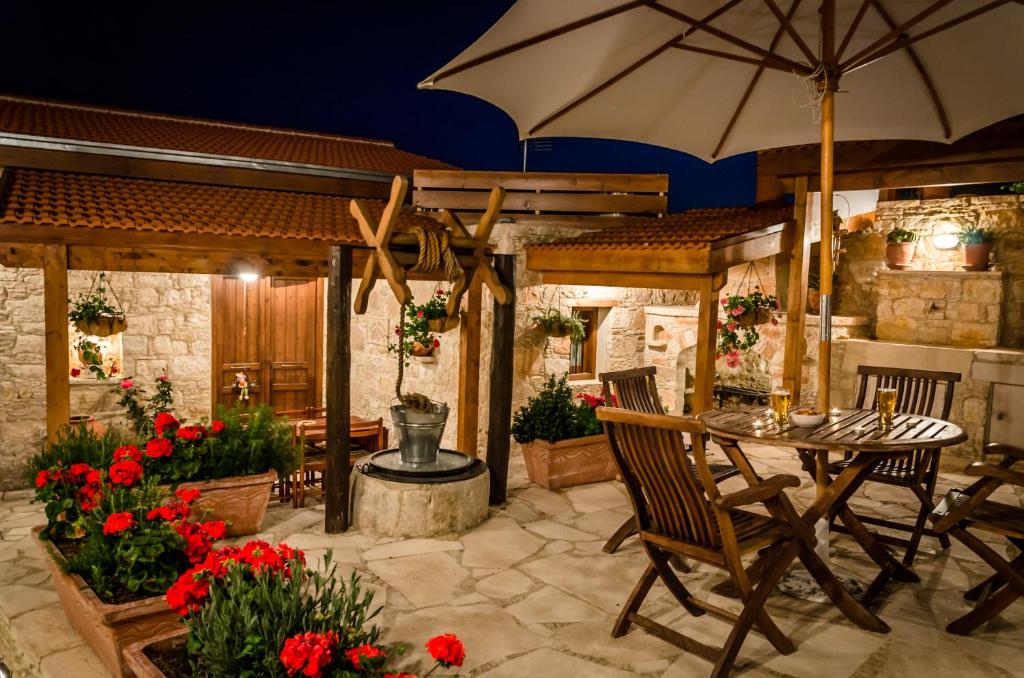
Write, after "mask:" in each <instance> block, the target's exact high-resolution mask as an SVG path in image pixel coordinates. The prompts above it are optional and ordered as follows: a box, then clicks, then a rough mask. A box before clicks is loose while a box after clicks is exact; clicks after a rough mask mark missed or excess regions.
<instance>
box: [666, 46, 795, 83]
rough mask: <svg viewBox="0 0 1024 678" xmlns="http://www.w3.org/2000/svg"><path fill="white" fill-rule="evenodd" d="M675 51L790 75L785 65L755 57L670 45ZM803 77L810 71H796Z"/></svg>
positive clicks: (789, 70) (790, 71)
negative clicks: (736, 62)
mask: <svg viewBox="0 0 1024 678" xmlns="http://www.w3.org/2000/svg"><path fill="white" fill-rule="evenodd" d="M672 46H673V47H675V48H676V49H681V50H683V51H684V52H694V53H696V54H706V55H707V56H713V57H718V58H720V59H728V60H729V61H739V62H740V63H743V64H751V65H753V66H760V67H763V68H772V69H774V70H776V71H782V72H783V73H792V72H793V69H792V68H790V67H789V66H787V65H785V64H780V63H778V62H776V61H774V60H772V59H758V58H756V57H748V56H743V55H741V54H731V53H730V52H723V51H721V50H717V49H709V48H707V47H695V46H693V45H684V44H675V45H672ZM798 73H801V74H803V75H810V73H811V72H810V69H807V68H803V67H801V69H800V70H799V71H798Z"/></svg>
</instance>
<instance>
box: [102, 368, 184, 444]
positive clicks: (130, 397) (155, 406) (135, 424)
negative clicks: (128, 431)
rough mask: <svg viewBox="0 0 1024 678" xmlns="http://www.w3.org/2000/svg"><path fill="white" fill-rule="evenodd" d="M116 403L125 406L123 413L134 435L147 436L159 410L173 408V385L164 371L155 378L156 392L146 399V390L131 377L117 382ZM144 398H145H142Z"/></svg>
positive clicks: (163, 410) (151, 429)
mask: <svg viewBox="0 0 1024 678" xmlns="http://www.w3.org/2000/svg"><path fill="white" fill-rule="evenodd" d="M116 392H117V394H118V401H117V404H118V405H120V406H121V407H123V408H125V415H126V416H127V417H128V421H129V422H130V423H131V427H132V430H133V431H134V432H135V435H137V436H139V437H140V438H147V437H150V436H152V435H153V419H154V418H155V417H156V415H158V414H160V413H161V412H171V411H172V410H173V409H174V385H173V384H172V383H171V380H170V379H169V378H168V377H167V372H166V371H164V372H163V373H162V374H160V376H158V377H157V378H156V393H154V394H153V395H152V396H150V397H149V398H148V399H146V392H145V390H143V388H142V387H141V386H139V384H138V382H137V381H136V380H135V379H134V378H133V377H126V378H124V379H122V380H121V381H120V383H118V385H117V388H116ZM144 399H145V400H144Z"/></svg>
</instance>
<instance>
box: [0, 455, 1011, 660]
mask: <svg viewBox="0 0 1024 678" xmlns="http://www.w3.org/2000/svg"><path fill="white" fill-rule="evenodd" d="M750 456H751V458H752V460H753V462H754V464H755V466H757V467H758V468H760V469H762V471H763V473H764V474H770V473H779V472H786V473H792V474H794V475H796V476H797V477H799V478H800V479H801V481H802V483H801V486H800V487H799V488H796V489H795V490H792V491H791V492H790V496H791V497H793V499H794V502H795V503H797V504H798V505H801V506H806V505H807V504H808V503H809V502H811V501H813V498H814V485H813V483H812V482H811V481H810V479H808V478H806V476H805V475H804V474H803V473H802V472H801V471H800V469H799V464H798V463H797V461H796V460H795V459H794V458H793V456H792V454H791V453H790V452H789V451H787V450H780V449H777V448H771V447H766V446H755V447H754V448H752V449H751V450H750ZM959 466H961V467H962V466H963V464H960V465H959ZM946 468H955V466H950V465H949V464H948V463H947V465H946ZM512 470H513V474H512V476H511V477H510V482H509V487H510V488H512V489H511V492H510V498H509V503H508V504H507V505H506V506H505V507H504V508H502V509H492V510H491V516H490V519H489V520H487V521H486V522H485V523H483V524H482V525H480V526H479V527H477V528H476V529H474V530H472V531H471V532H469V533H467V534H464V535H443V536H440V537H437V538H433V539H408V540H396V539H393V538H380V537H378V536H376V535H374V534H371V533H368V532H359V531H352V532H348V533H346V534H342V535H326V534H324V532H323V505H322V504H314V503H312V502H311V503H310V505H309V506H308V507H307V508H305V509H301V510H299V511H294V510H292V509H291V507H290V506H289V505H285V504H280V505H279V504H274V505H272V506H271V507H270V509H269V510H268V512H267V519H266V521H265V524H264V530H263V532H262V533H261V534H260V535H258V536H259V538H261V539H266V540H268V541H274V542H277V541H282V540H283V541H286V542H288V543H291V544H292V545H294V546H298V547H301V548H303V549H305V550H306V551H307V554H308V556H309V562H310V563H311V564H313V565H314V566H315V565H318V564H319V563H321V562H322V558H323V555H324V554H325V553H326V550H327V549H328V548H331V549H333V550H334V561H335V562H338V563H339V564H340V568H339V569H340V570H341V571H342V573H343V574H345V575H347V573H348V572H351V571H357V572H358V573H360V575H361V576H362V577H363V583H364V586H365V587H366V588H368V589H369V590H371V591H373V592H374V595H375V599H376V600H377V601H378V602H379V603H382V604H383V605H384V609H383V612H382V616H381V618H380V619H379V621H380V622H381V623H382V625H383V627H384V629H385V633H384V637H385V640H386V641H388V642H400V643H404V644H405V645H407V646H408V652H407V653H406V655H405V656H404V657H403V658H402V661H401V668H403V669H405V670H407V671H412V672H418V671H421V670H423V669H424V668H425V667H427V666H428V664H429V662H428V658H427V656H426V651H425V649H424V648H423V643H424V641H425V640H426V639H427V638H428V637H430V636H432V635H435V634H437V633H445V632H453V633H457V634H459V635H460V636H461V637H462V638H463V640H464V641H465V643H466V647H467V662H466V665H465V666H464V667H463V670H462V672H461V675H463V676H467V677H476V676H488V677H490V678H503V677H505V676H531V677H534V676H536V677H546V676H558V677H559V678H561V677H563V676H572V677H574V678H575V677H576V676H579V677H580V678H583V677H587V678H591V677H595V678H617V677H619V676H630V675H639V676H652V677H655V676H656V677H659V678H681V677H687V678H689V677H691V676H702V675H707V674H708V673H709V672H710V670H711V666H710V665H709V664H708V663H707V662H705V661H704V660H702V659H700V658H698V657H694V656H692V655H688V654H684V653H682V652H681V651H680V650H678V649H676V648H675V647H674V646H672V645H669V644H667V643H665V642H663V641H661V640H659V639H658V638H655V637H653V636H651V635H648V634H646V633H644V632H643V631H642V630H639V629H635V628H634V629H633V630H631V631H630V632H629V633H628V634H627V635H626V636H624V637H622V638H618V639H612V638H611V636H610V631H611V627H612V623H613V621H614V619H615V617H616V616H617V614H618V612H619V610H620V609H621V606H622V604H623V602H624V601H625V599H626V596H627V595H628V593H629V591H630V590H631V589H632V587H633V585H634V583H635V581H636V579H637V577H639V575H640V573H641V572H642V571H643V569H644V567H645V566H646V559H645V556H644V554H643V551H642V549H641V548H640V547H639V543H638V541H637V540H636V539H629V540H627V541H626V542H625V543H624V544H623V546H622V548H621V549H620V550H619V552H618V553H616V554H614V555H608V554H605V553H603V552H602V551H601V550H600V549H601V546H602V545H603V543H604V540H605V539H607V538H608V537H609V536H610V535H611V534H612V532H614V531H615V530H616V529H617V528H618V527H619V525H621V524H622V522H623V520H625V519H626V518H627V517H628V516H629V504H628V500H627V497H626V495H625V493H624V492H623V489H622V486H621V485H620V484H618V483H615V482H608V483H599V484H594V485H589V486H584V487H578V488H570V489H567V490H564V491H548V490H544V489H543V488H540V487H537V486H535V485H531V484H530V483H529V482H528V481H527V480H526V479H525V474H524V470H523V464H522V461H521V459H518V458H514V459H513V460H512ZM728 482H729V483H730V485H729V486H728V487H729V488H732V489H738V488H739V487H742V483H743V481H742V480H741V479H738V478H734V479H731V480H729V481H728ZM968 482H969V480H968V479H967V478H965V477H964V476H960V475H958V474H956V473H944V474H943V475H942V477H941V480H940V483H939V485H940V488H941V489H942V490H943V491H944V490H945V488H948V487H951V486H959V487H963V486H964V485H966V484H968ZM29 498H30V495H29V494H27V493H24V492H20V493H17V492H14V493H12V492H8V493H7V494H6V498H5V499H3V500H0V657H3V658H4V660H5V661H6V662H7V663H8V665H10V666H11V668H12V669H14V671H15V674H14V675H15V676H17V678H35V677H36V676H46V677H47V678H51V677H52V678H78V677H79V676H82V677H86V676H88V677H90V678H91V677H103V676H107V675H108V674H107V672H106V671H105V670H104V669H103V667H102V665H101V664H100V663H99V660H98V659H97V658H96V656H95V654H93V652H92V651H91V650H90V649H89V648H88V647H87V646H86V645H84V644H83V641H82V639H81V637H79V636H78V634H77V633H76V632H75V631H74V630H73V629H72V628H71V626H70V624H69V623H68V622H67V620H66V619H65V618H64V616H63V612H62V610H61V608H60V604H59V603H58V602H57V598H56V594H55V593H54V591H53V589H52V588H51V586H50V583H49V576H48V574H47V572H46V569H45V565H44V562H43V560H42V557H41V554H40V553H39V552H38V549H37V548H36V547H35V545H34V544H33V543H32V541H31V539H30V538H29V536H28V534H29V531H30V529H31V527H32V526H33V525H36V524H39V523H41V522H42V521H43V518H42V513H41V509H40V507H38V506H35V505H32V504H30V503H29V501H28V500H29ZM1021 498H1022V495H1021V493H1020V492H1017V491H1014V490H1009V489H1008V490H1005V491H1002V492H1001V497H1000V500H1002V501H1009V502H1016V503H1018V504H1021V503H1022V502H1021ZM853 504H854V505H855V506H856V507H857V508H858V509H859V510H861V511H873V512H878V513H884V514H886V515H889V516H893V515H898V516H911V515H914V513H915V512H916V508H915V507H914V505H913V501H912V495H910V493H908V492H904V491H902V490H900V489H899V488H891V487H886V486H881V485H872V486H870V487H869V488H867V490H866V491H862V492H861V493H860V494H859V495H858V496H857V497H856V498H855V500H854V502H853ZM1022 505H1024V504H1022ZM984 538H985V539H986V540H988V541H990V542H992V543H996V544H999V546H998V548H1000V549H1003V550H1005V549H1006V546H1005V545H1004V544H1003V543H1002V542H1000V540H999V539H998V537H995V536H985V537H984ZM831 552H832V558H833V567H835V568H836V569H837V570H838V571H840V572H842V573H845V574H848V575H851V576H855V577H858V578H860V579H861V580H862V581H863V580H866V579H868V578H870V576H871V575H872V571H873V564H872V563H871V561H870V560H869V559H868V558H866V557H865V556H864V555H863V554H862V553H860V552H858V551H857V550H856V547H855V545H854V544H853V542H851V541H850V540H848V539H846V538H836V539H834V540H833V542H832V547H831ZM916 570H917V572H918V573H919V574H920V575H921V578H922V583H921V584H920V585H899V586H897V587H894V588H891V589H890V591H889V592H888V593H887V596H886V597H885V598H884V599H883V600H882V601H881V602H880V604H879V607H878V612H879V614H880V616H882V618H884V619H885V620H886V621H887V622H888V623H889V624H890V626H891V627H892V633H890V634H888V635H885V636H881V635H877V634H872V633H868V632H865V631H862V630H860V629H858V628H856V627H854V626H852V625H851V624H850V623H849V622H847V621H846V620H845V618H844V617H842V615H841V614H839V613H838V611H836V610H835V609H834V608H832V607H831V606H829V605H819V604H815V603H810V602H807V601H800V600H795V599H792V598H788V597H786V596H782V595H774V596H772V597H771V598H770V599H769V602H768V605H767V609H768V610H769V612H770V613H771V614H772V616H773V618H774V619H775V620H776V621H777V623H778V624H779V626H780V627H781V628H782V629H783V631H785V632H788V633H790V634H791V637H792V638H793V640H794V642H795V643H796V644H797V645H798V647H799V649H798V651H797V652H796V653H794V654H792V655H789V656H781V655H779V654H778V653H776V652H775V651H774V649H773V648H772V647H771V646H770V645H769V644H768V643H767V642H766V641H765V640H763V639H762V638H760V637H758V636H757V635H755V634H751V635H750V636H749V637H748V640H747V642H746V643H745V644H744V646H743V648H742V649H741V651H740V659H739V660H738V662H737V674H738V675H741V676H744V678H762V677H771V678H805V677H806V678H822V677H823V676H827V677H828V678H889V677H890V676H891V677H894V678H895V677H896V676H899V677H900V678H903V677H905V676H919V675H924V676H927V675H929V674H935V675H936V676H938V675H957V676H966V677H974V676H995V677H999V678H1005V677H1008V676H1024V662H1022V661H1021V659H1022V657H1024V651H1022V648H1024V603H1016V604H1014V605H1011V606H1010V608H1009V609H1007V610H1006V611H1005V612H1004V613H1003V615H1002V616H1001V617H1000V618H999V619H998V620H997V621H995V622H993V623H992V624H990V625H989V627H988V628H986V629H981V630H979V631H978V632H977V633H976V634H975V635H973V636H971V637H968V638H960V637H957V636H951V635H949V634H946V633H945V632H944V630H943V629H944V627H945V625H946V624H947V623H948V622H949V621H951V620H952V619H954V618H955V617H958V616H959V615H961V614H963V612H964V611H965V610H966V609H967V608H966V606H965V604H964V602H963V600H962V597H961V594H962V592H963V590H964V588H966V587H967V586H968V585H970V584H973V583H977V582H978V581H980V579H982V578H983V577H984V576H986V575H987V574H988V572H987V567H986V566H985V565H984V564H983V563H981V562H980V561H979V560H978V558H977V557H976V556H974V554H973V553H971V552H969V551H967V550H966V549H964V548H963V547H961V546H960V545H959V544H957V543H956V542H954V546H953V548H952V549H951V550H949V551H942V550H940V549H939V548H938V544H937V543H936V542H935V541H934V540H929V539H926V540H925V542H924V544H923V548H922V552H921V554H920V556H919V559H918V561H917V564H916ZM681 577H682V580H683V582H684V583H685V584H686V586H687V587H688V588H689V589H690V590H691V591H692V592H693V593H694V594H695V595H697V596H700V597H705V598H707V599H709V600H710V602H712V603H714V604H716V605H719V606H720V607H724V608H726V609H730V610H733V611H738V609H739V605H738V604H737V602H736V601H735V600H730V599H727V598H722V597H720V596H716V595H715V594H713V593H711V591H710V589H711V588H712V587H713V586H714V585H715V584H716V583H718V582H720V581H722V580H723V579H724V575H723V574H722V573H721V572H720V571H717V570H715V569H713V568H708V567H705V566H700V567H697V568H696V569H695V571H694V572H692V573H689V574H685V575H681ZM644 612H645V614H647V615H649V616H651V617H652V618H654V619H656V620H657V621H659V622H662V623H665V624H668V625H669V626H671V627H672V628H675V629H676V630H678V631H680V632H682V633H686V634H687V635H691V636H694V637H696V638H698V639H701V640H704V641H705V642H708V643H712V644H715V645H720V644H721V643H722V642H723V641H724V638H725V635H726V634H728V632H729V627H728V625H726V624H724V623H722V622H720V621H716V620H713V619H710V618H709V617H707V616H704V617H701V618H694V617H690V616H689V615H688V614H686V613H685V612H684V611H683V610H681V609H680V608H679V606H678V604H677V603H676V602H675V600H674V599H673V598H672V596H671V595H669V594H668V592H667V590H666V589H665V587H664V586H662V585H661V584H660V583H659V584H656V585H655V587H654V589H653V590H652V592H651V595H650V596H649V598H648V601H647V602H646V603H645V606H644Z"/></svg>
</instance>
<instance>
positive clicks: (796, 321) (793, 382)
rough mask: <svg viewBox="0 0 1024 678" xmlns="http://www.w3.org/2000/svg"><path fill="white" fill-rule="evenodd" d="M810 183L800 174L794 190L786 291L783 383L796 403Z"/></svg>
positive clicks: (802, 345)
mask: <svg viewBox="0 0 1024 678" xmlns="http://www.w3.org/2000/svg"><path fill="white" fill-rule="evenodd" d="M807 183H808V180H807V177H797V178H796V181H795V186H794V190H793V197H794V202H793V238H792V245H791V247H790V248H789V250H788V252H786V253H785V257H786V258H787V259H788V260H789V266H788V267H787V268H788V270H789V281H788V286H787V293H786V347H785V352H784V358H783V363H782V384H783V386H784V387H785V388H788V389H789V392H790V394H791V395H792V398H793V404H794V405H799V404H800V383H801V381H802V380H803V364H804V354H805V352H806V347H805V342H804V325H805V318H806V314H807V284H808V273H809V271H810V263H811V240H812V238H811V237H810V234H809V233H808V224H809V219H808V209H809V206H808V200H807ZM776 286H778V285H776Z"/></svg>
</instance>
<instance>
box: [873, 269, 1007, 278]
mask: <svg viewBox="0 0 1024 678" xmlns="http://www.w3.org/2000/svg"><path fill="white" fill-rule="evenodd" d="M1004 273H1005V271H1002V270H993V271H945V270H924V269H916V268H915V269H907V270H905V271H894V270H892V269H887V268H883V269H879V271H878V277H880V278H882V277H886V276H893V277H906V276H936V277H944V278H945V277H949V278H1001V277H1002V276H1003V274H1004Z"/></svg>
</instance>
